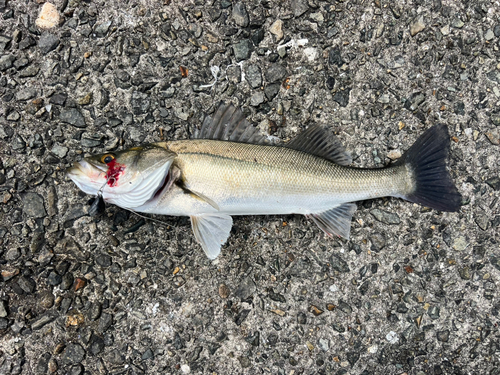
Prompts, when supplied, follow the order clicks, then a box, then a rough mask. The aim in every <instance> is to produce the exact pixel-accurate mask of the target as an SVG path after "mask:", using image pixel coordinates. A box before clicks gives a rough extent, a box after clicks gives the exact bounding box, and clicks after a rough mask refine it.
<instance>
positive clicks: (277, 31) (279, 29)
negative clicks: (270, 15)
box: [269, 20, 283, 41]
mask: <svg viewBox="0 0 500 375" xmlns="http://www.w3.org/2000/svg"><path fill="white" fill-rule="evenodd" d="M269 32H270V33H271V34H273V35H274V36H275V37H276V41H280V40H281V39H283V21H282V20H276V21H274V23H273V24H272V25H271V27H270V28H269Z"/></svg>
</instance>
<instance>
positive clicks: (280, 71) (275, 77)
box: [264, 64, 286, 83]
mask: <svg viewBox="0 0 500 375" xmlns="http://www.w3.org/2000/svg"><path fill="white" fill-rule="evenodd" d="M264 75H265V77H266V81H267V82H269V83H274V82H280V81H281V80H282V79H283V78H285V76H286V69H285V68H284V67H283V66H281V65H279V64H273V65H271V67H270V68H269V69H268V70H266V72H265V74H264Z"/></svg>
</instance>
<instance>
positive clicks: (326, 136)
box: [285, 125, 352, 165]
mask: <svg viewBox="0 0 500 375" xmlns="http://www.w3.org/2000/svg"><path fill="white" fill-rule="evenodd" d="M285 147H288V148H293V149H294V150H299V151H304V152H307V153H308V154H312V155H316V156H319V157H321V158H323V159H327V160H330V161H332V162H334V163H336V164H339V165H349V164H351V162H352V157H351V155H350V154H349V153H348V152H347V151H346V150H345V148H344V146H342V144H341V143H340V141H339V139H338V138H337V137H336V136H335V135H334V134H333V133H332V132H331V131H329V130H327V129H324V128H322V127H321V126H320V125H314V126H310V127H309V128H308V129H307V130H306V131H304V132H302V133H300V134H299V135H298V136H296V137H295V138H294V139H292V140H291V141H290V142H288V143H287V144H286V145H285Z"/></svg>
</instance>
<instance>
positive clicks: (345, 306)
mask: <svg viewBox="0 0 500 375" xmlns="http://www.w3.org/2000/svg"><path fill="white" fill-rule="evenodd" d="M338 309H339V310H340V311H342V312H343V313H344V314H346V315H350V314H352V307H351V306H349V305H348V304H347V303H346V302H344V301H342V300H341V301H339V305H338Z"/></svg>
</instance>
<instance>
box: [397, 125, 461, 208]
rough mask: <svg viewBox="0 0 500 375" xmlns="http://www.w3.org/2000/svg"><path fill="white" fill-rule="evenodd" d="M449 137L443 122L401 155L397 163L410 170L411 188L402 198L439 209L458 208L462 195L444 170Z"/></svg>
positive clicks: (428, 131)
mask: <svg viewBox="0 0 500 375" xmlns="http://www.w3.org/2000/svg"><path fill="white" fill-rule="evenodd" d="M449 149H450V136H449V134H448V128H447V127H446V125H443V124H438V125H435V126H433V127H432V128H430V129H429V130H427V131H426V132H425V133H424V134H422V135H421V136H420V138H418V139H417V141H416V142H415V143H414V144H413V146H411V147H410V149H409V150H408V151H407V152H406V153H405V154H404V155H403V156H402V158H401V159H400V161H398V164H399V163H401V164H407V165H409V166H410V168H411V170H412V171H413V176H414V177H413V178H414V183H415V190H414V191H413V193H411V194H408V195H406V196H404V197H403V198H404V199H406V200H408V201H410V202H414V203H419V204H422V205H424V206H427V207H431V208H434V209H436V210H439V211H458V210H459V209H460V206H461V203H462V196H461V195H460V193H459V192H458V190H457V188H456V187H455V184H454V183H453V181H452V179H451V177H450V174H449V173H448V171H447V170H446V158H447V156H448V151H449Z"/></svg>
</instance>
